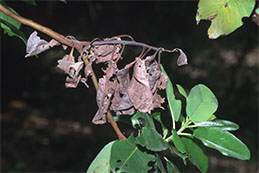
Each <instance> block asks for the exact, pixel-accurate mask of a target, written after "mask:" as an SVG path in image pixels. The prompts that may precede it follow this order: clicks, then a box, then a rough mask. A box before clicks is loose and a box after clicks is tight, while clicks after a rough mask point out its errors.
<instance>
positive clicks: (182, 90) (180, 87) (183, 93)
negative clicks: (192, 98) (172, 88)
mask: <svg viewBox="0 0 259 173" xmlns="http://www.w3.org/2000/svg"><path fill="white" fill-rule="evenodd" d="M176 87H177V89H178V91H179V92H180V94H181V95H182V96H184V97H185V98H187V93H186V91H185V89H184V88H183V87H182V86H181V85H179V84H176Z"/></svg>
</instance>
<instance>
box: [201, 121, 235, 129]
mask: <svg viewBox="0 0 259 173" xmlns="http://www.w3.org/2000/svg"><path fill="white" fill-rule="evenodd" d="M196 126H199V127H218V128H220V129H221V130H227V131H234V130H237V129H239V125H238V124H236V123H234V122H231V121H227V120H213V121H205V122H201V123H197V124H196Z"/></svg>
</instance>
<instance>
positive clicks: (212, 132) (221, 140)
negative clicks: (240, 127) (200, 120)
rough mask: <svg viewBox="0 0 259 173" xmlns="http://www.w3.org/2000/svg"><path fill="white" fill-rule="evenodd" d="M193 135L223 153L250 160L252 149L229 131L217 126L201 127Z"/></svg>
mask: <svg viewBox="0 0 259 173" xmlns="http://www.w3.org/2000/svg"><path fill="white" fill-rule="evenodd" d="M193 135H194V136H195V137H196V138H197V139H199V140H201V141H202V143H203V144H204V145H205V146H207V147H210V148H214V149H216V150H218V151H219V152H220V153H221V154H223V155H225V156H228V157H234V158H237V159H240V160H249V159H250V151H249V149H248V148H247V146H246V145H245V144H244V143H243V142H242V141H240V140H239V139H238V138H237V137H235V136H234V135H233V134H231V133H229V132H228V131H225V130H221V129H220V128H215V127H210V128H206V127H199V128H197V129H196V130H194V133H193Z"/></svg>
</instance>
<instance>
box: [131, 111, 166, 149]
mask: <svg viewBox="0 0 259 173" xmlns="http://www.w3.org/2000/svg"><path fill="white" fill-rule="evenodd" d="M131 121H132V124H133V127H134V126H136V125H138V126H139V127H141V126H142V127H143V128H142V133H141V134H140V135H139V136H138V137H136V141H137V143H139V144H140V145H141V146H143V147H146V148H147V149H148V150H151V151H162V150H166V149H167V143H166V142H165V141H164V139H163V138H162V136H161V135H160V134H159V133H158V132H157V131H156V128H155V125H154V122H153V119H152V117H151V116H149V115H148V114H145V113H136V114H135V115H134V116H133V117H132V118H131Z"/></svg>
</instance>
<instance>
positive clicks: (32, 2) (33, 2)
mask: <svg viewBox="0 0 259 173" xmlns="http://www.w3.org/2000/svg"><path fill="white" fill-rule="evenodd" d="M22 1H23V2H26V3H28V4H30V5H33V6H36V5H37V4H36V2H35V1H34V0H22Z"/></svg>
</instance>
